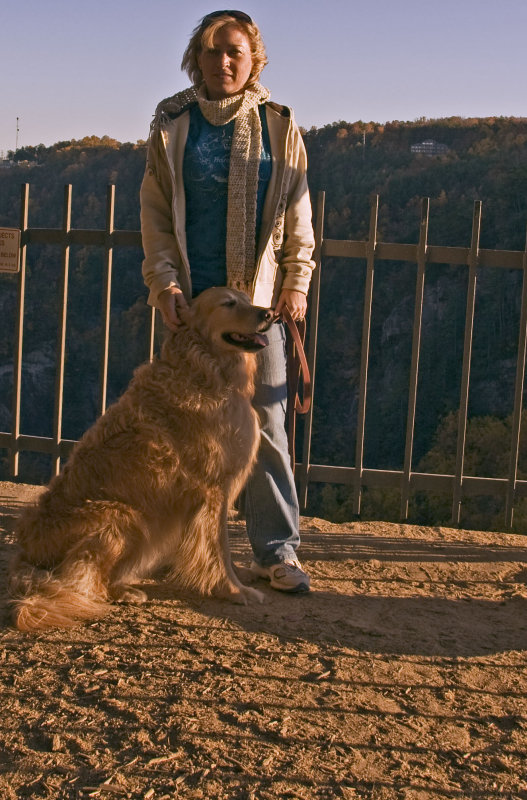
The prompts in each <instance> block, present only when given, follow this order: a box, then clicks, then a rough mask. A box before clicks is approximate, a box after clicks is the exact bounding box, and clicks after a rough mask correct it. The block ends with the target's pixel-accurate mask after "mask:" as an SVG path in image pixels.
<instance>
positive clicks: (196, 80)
mask: <svg viewBox="0 0 527 800" xmlns="http://www.w3.org/2000/svg"><path fill="white" fill-rule="evenodd" d="M233 14H234V12H231V13H229V12H228V11H225V12H223V13H220V12H216V13H213V14H206V15H205V16H204V17H203V19H202V20H201V22H200V24H199V25H198V26H197V27H196V28H194V30H193V32H192V36H191V38H190V41H189V43H188V45H187V49H186V50H185V52H184V54H183V60H182V62H181V69H182V70H184V71H185V72H186V73H187V75H188V76H189V78H190V80H191V81H192V83H193V84H194V86H199V84H200V83H201V82H202V81H203V75H202V74H201V70H200V68H199V64H198V56H199V55H200V54H201V53H202V52H203V50H204V49H205V48H210V47H212V46H213V42H214V36H215V35H216V33H217V32H218V31H219V30H220V29H221V28H224V27H225V26H226V25H235V26H236V27H237V28H238V29H239V30H240V31H241V32H242V33H244V34H245V35H246V36H247V39H248V40H249V45H250V48H251V59H252V66H251V74H250V75H249V80H248V81H247V84H246V86H252V84H254V83H256V82H257V80H258V78H259V77H260V73H261V72H262V70H263V68H264V67H265V65H266V64H267V55H266V53H265V46H264V43H263V39H262V36H261V33H260V30H259V28H258V25H256V23H255V22H253V21H252V20H251V18H250V17H249V16H248V15H246V14H243V15H241V16H240V17H238V16H233Z"/></svg>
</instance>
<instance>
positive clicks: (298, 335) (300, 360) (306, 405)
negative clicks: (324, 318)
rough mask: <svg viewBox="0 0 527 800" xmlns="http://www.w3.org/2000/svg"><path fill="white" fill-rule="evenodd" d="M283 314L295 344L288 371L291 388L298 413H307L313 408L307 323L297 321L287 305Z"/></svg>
mask: <svg viewBox="0 0 527 800" xmlns="http://www.w3.org/2000/svg"><path fill="white" fill-rule="evenodd" d="M282 315H283V318H284V321H285V323H286V324H287V327H288V329H289V333H290V334H291V337H292V339H293V342H294V344H295V348H294V350H293V353H292V358H290V359H289V362H290V363H289V364H288V368H289V369H288V372H290V374H291V389H292V393H293V394H294V403H295V406H294V408H295V411H296V412H297V414H307V412H308V411H309V409H310V408H311V375H310V374H309V366H308V363H307V358H306V354H305V352H304V341H305V337H306V323H305V320H300V321H299V323H296V322H295V321H294V319H293V317H292V316H291V312H290V311H289V309H288V308H287V306H284V308H283V310H282ZM300 375H302V384H303V390H304V391H303V395H304V399H303V400H300V396H299V394H298V386H299V383H300Z"/></svg>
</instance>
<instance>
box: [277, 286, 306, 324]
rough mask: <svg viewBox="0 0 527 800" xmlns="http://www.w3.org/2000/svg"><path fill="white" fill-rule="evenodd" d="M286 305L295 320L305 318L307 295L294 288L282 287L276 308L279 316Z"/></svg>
mask: <svg viewBox="0 0 527 800" xmlns="http://www.w3.org/2000/svg"><path fill="white" fill-rule="evenodd" d="M284 306H287V307H288V309H289V311H290V313H291V316H292V317H293V319H294V320H300V319H304V317H305V316H306V312H307V297H306V295H305V294H303V293H302V292H296V291H295V290H294V289H282V291H281V292H280V297H279V298H278V303H277V304H276V308H275V310H274V312H275V314H276V316H277V317H279V316H281V314H282V309H283V307H284Z"/></svg>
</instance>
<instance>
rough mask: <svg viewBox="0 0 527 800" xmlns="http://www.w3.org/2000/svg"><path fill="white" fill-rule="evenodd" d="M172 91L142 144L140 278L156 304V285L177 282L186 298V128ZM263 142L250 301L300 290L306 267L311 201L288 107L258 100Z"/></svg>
mask: <svg viewBox="0 0 527 800" xmlns="http://www.w3.org/2000/svg"><path fill="white" fill-rule="evenodd" d="M175 98H177V95H175V96H174V98H168V100H164V101H163V102H162V103H160V105H159V106H158V109H157V112H156V117H155V119H154V124H153V126H152V133H151V136H150V140H149V144H148V155H147V165H146V170H145V175H144V178H143V182H142V185H141V232H142V237H143V250H144V253H145V259H144V261H143V277H144V280H145V283H146V285H147V286H148V287H149V289H150V295H149V298H148V302H149V303H150V304H151V305H154V306H155V305H157V298H158V296H159V294H160V292H162V291H163V289H166V288H167V287H169V286H171V285H176V286H178V287H180V288H181V290H182V291H183V293H184V294H185V297H186V298H187V299H190V297H191V294H192V291H191V277H190V267H189V263H188V257H187V248H186V237H185V190H184V186H183V155H184V151H185V143H186V140H187V135H188V129H189V117H190V115H189V110H188V109H189V106H188V105H187V106H186V107H183V108H182V109H179V108H177V106H175V105H174V102H173V101H174V99H175ZM266 114H267V122H268V126H269V137H270V141H271V154H272V172H271V179H270V183H269V186H268V189H267V194H266V197H265V203H264V208H263V215H262V225H261V230H260V237H259V242H258V247H257V254H256V270H255V275H254V279H253V282H252V286H250V287H247V290H248V292H249V294H250V296H251V297H252V300H253V302H254V303H255V305H260V306H265V307H269V306H272V305H274V304H275V303H276V300H277V299H278V295H279V292H280V289H281V288H285V289H294V290H296V291H299V292H302V293H304V294H307V291H308V288H309V281H310V279H311V273H312V270H313V267H314V262H313V261H312V260H311V256H312V252H313V248H314V236H313V227H312V224H311V203H310V199H309V191H308V187H307V178H306V168H307V159H306V151H305V148H304V143H303V141H302V137H301V135H300V131H299V130H298V127H297V125H296V123H295V121H294V119H293V114H292V111H291V110H290V109H288V108H286V107H285V106H279V105H277V104H275V103H266Z"/></svg>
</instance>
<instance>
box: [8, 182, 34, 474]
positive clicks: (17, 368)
mask: <svg viewBox="0 0 527 800" xmlns="http://www.w3.org/2000/svg"><path fill="white" fill-rule="evenodd" d="M28 208H29V183H23V184H22V187H21V191H20V231H21V234H20V235H21V245H20V271H19V273H18V303H17V312H16V313H17V316H16V330H15V352H14V355H13V398H12V422H11V450H10V462H11V463H10V471H11V475H12V477H13V478H18V466H19V460H20V459H19V455H20V453H19V450H18V437H19V436H20V399H21V392H22V350H23V344H24V307H25V297H26V253H27V241H26V239H27V235H26V231H27V226H28Z"/></svg>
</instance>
